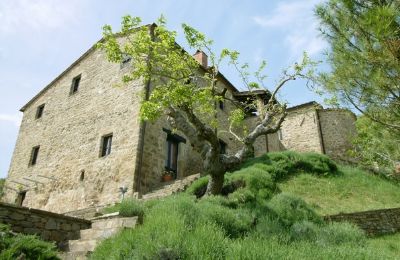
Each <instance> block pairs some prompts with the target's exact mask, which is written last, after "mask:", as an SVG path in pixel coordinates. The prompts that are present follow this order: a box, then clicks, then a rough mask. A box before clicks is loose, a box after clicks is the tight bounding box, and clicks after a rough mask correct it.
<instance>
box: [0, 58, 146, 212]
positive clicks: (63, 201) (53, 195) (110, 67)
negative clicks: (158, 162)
mask: <svg viewBox="0 0 400 260" xmlns="http://www.w3.org/2000/svg"><path fill="white" fill-rule="evenodd" d="M124 72H125V71H124V69H123V68H121V66H120V65H119V64H113V63H110V62H108V61H107V60H106V58H105V54H104V53H103V52H102V51H100V50H93V51H90V52H89V53H88V54H86V55H84V58H83V59H80V60H78V62H77V63H76V64H73V65H72V67H71V68H70V69H68V70H67V71H66V72H64V73H63V74H62V75H61V76H60V77H59V78H57V79H56V80H55V81H54V82H53V83H51V86H49V87H47V88H46V90H45V91H44V92H43V93H42V94H41V95H40V96H38V98H36V99H35V100H34V101H33V102H32V103H30V104H29V105H28V106H27V107H26V109H25V111H24V116H23V120H22V124H21V127H20V132H19V136H18V140H17V143H16V146H15V150H14V154H13V159H12V163H11V166H10V170H9V175H8V179H7V181H6V186H8V187H13V188H14V189H15V190H28V192H27V193H26V198H25V200H24V202H23V206H27V207H33V208H40V209H44V210H49V211H53V212H66V211H71V210H76V209H80V208H86V207H89V206H91V205H97V204H107V203H112V202H115V201H117V200H119V198H120V193H119V187H121V186H126V187H128V194H127V195H129V194H132V191H133V174H134V168H135V161H136V147H137V143H138V135H139V119H138V113H139V103H140V102H139V100H140V99H139V98H138V95H137V94H138V93H140V92H142V90H143V84H142V83H141V82H133V83H131V84H130V85H129V86H121V87H118V86H117V84H119V83H120V82H121V81H120V80H121V77H122V75H123V74H124ZM77 75H81V81H80V84H79V89H78V91H77V92H76V93H74V94H72V95H71V94H70V89H71V84H72V80H73V78H74V77H76V76H77ZM42 104H45V107H44V111H43V116H42V117H41V118H39V119H36V118H35V116H36V111H37V107H38V106H40V105H42ZM110 133H112V134H113V138H112V150H111V154H110V155H108V156H105V157H100V146H101V139H102V136H103V135H106V134H110ZM38 145H40V149H39V155H38V160H37V163H36V165H32V166H30V165H29V161H30V158H31V151H32V148H33V147H35V146H38ZM43 176H44V177H43ZM26 178H28V179H29V180H27V179H26ZM16 196H17V193H16V192H15V191H14V190H11V189H8V190H7V191H6V196H5V199H4V200H5V201H6V202H9V203H13V202H14V201H15V199H16Z"/></svg>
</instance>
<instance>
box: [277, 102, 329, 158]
mask: <svg viewBox="0 0 400 260" xmlns="http://www.w3.org/2000/svg"><path fill="white" fill-rule="evenodd" d="M319 136H320V133H319V126H318V117H317V113H316V109H315V105H310V106H305V107H298V108H296V109H289V110H288V115H287V117H286V119H285V121H284V122H283V124H282V127H281V137H282V138H281V143H282V146H283V147H282V148H283V149H284V150H294V151H297V152H317V153H323V150H322V146H321V142H320V137H319Z"/></svg>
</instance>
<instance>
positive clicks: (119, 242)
mask: <svg viewBox="0 0 400 260" xmlns="http://www.w3.org/2000/svg"><path fill="white" fill-rule="evenodd" d="M347 174H350V172H347V173H345V172H343V171H341V170H339V169H338V168H337V166H336V164H335V163H333V162H332V161H331V160H329V158H327V157H325V156H322V155H317V154H297V153H293V152H283V153H273V154H269V155H264V156H261V157H259V158H256V159H253V160H250V161H248V162H247V163H245V164H244V165H243V166H242V168H241V169H239V170H238V171H235V172H233V173H228V174H227V175H226V181H225V184H224V188H223V194H222V195H221V196H208V197H207V196H205V197H204V196H202V195H203V194H204V191H205V187H206V185H207V181H208V179H207V178H201V179H199V180H198V181H196V182H195V183H194V184H193V185H191V187H189V189H188V190H187V192H186V193H181V194H178V195H175V196H171V197H167V198H165V199H161V200H154V201H148V202H144V203H143V202H139V201H126V202H125V203H123V204H121V210H122V211H123V212H124V214H125V213H127V212H131V213H132V214H140V215H143V216H144V220H143V224H142V225H141V226H139V227H137V228H135V229H128V230H124V231H122V232H121V233H119V234H118V235H116V236H114V237H112V238H109V239H107V240H105V241H104V242H103V243H101V245H100V246H99V247H98V248H97V249H96V250H95V252H94V253H93V255H92V256H91V258H92V259H395V257H396V254H397V252H398V247H396V246H395V245H391V244H392V243H394V241H395V240H396V239H397V238H398V237H396V236H392V237H385V238H379V239H374V240H368V239H367V238H366V237H365V235H364V234H363V232H362V231H361V230H359V229H358V228H356V227H354V226H352V225H350V224H346V223H329V224H328V223H325V222H323V221H322V218H321V216H320V215H319V214H317V213H316V212H315V211H314V210H313V208H312V206H310V205H309V204H307V203H306V202H304V201H303V200H302V199H301V198H300V197H299V196H294V195H291V194H287V193H285V192H283V193H282V192H281V190H280V187H282V188H283V189H285V187H287V189H289V187H290V182H291V181H299V180H303V182H304V183H303V184H302V186H303V187H305V186H306V185H307V183H306V182H305V179H304V178H307V177H312V178H313V179H311V180H313V181H315V180H321V181H326V182H328V183H329V182H330V181H331V180H335V181H337V180H339V179H341V178H348V177H347ZM361 177H362V176H361ZM367 178H368V177H367ZM374 182H375V184H377V183H380V182H381V180H378V179H376V180H375V181H374ZM385 183H386V182H385ZM385 185H386V184H385ZM387 185H389V184H387ZM350 186H351V185H350ZM353 186H357V184H354V185H353ZM389 186H390V185H389ZM389 186H388V187H389ZM385 187H386V186H385ZM310 193H311V191H310V192H309V194H310ZM322 193H323V191H321V194H322ZM304 194H306V192H304ZM336 202H337V201H336ZM320 207H321V208H320V212H323V211H322V210H321V209H322V208H323V207H322V206H320ZM326 208H328V207H326ZM115 209H117V208H115ZM378 248H379V250H378ZM396 250H397V251H396Z"/></svg>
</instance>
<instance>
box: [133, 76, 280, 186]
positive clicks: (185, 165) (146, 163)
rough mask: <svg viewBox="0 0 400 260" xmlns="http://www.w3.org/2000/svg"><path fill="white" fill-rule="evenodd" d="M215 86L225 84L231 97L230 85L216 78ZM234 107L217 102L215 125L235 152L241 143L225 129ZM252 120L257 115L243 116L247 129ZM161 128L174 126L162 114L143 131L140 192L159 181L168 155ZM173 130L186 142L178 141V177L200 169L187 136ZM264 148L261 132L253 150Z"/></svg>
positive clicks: (264, 141)
mask: <svg viewBox="0 0 400 260" xmlns="http://www.w3.org/2000/svg"><path fill="white" fill-rule="evenodd" d="M217 87H218V89H219V91H221V92H222V90H223V89H224V88H227V91H226V97H227V98H230V99H233V98H234V97H233V95H232V89H231V88H230V87H229V86H227V84H225V83H224V82H218V85H217ZM234 108H235V107H234V105H233V104H231V103H230V102H227V101H225V102H224V106H223V109H220V108H219V106H218V105H217V106H216V109H217V120H218V125H219V128H218V129H217V131H218V137H219V138H220V139H221V140H222V141H223V142H225V143H226V153H228V154H229V153H236V152H237V151H238V149H239V148H240V147H241V144H240V143H239V142H238V141H237V140H236V139H235V138H234V137H233V136H232V135H231V134H229V133H228V132H227V131H226V129H228V126H229V121H228V118H229V113H230V111H232V109H234ZM212 119H213V118H208V119H207V118H205V119H204V118H203V120H204V121H205V122H209V121H211V120H212ZM255 122H256V117H251V118H248V119H246V121H245V124H246V125H248V126H249V129H251V127H253V126H254V124H255ZM164 129H167V130H173V129H172V127H171V126H170V125H169V123H168V122H167V120H166V118H165V117H161V118H160V119H158V120H157V121H155V122H151V123H147V124H146V129H145V135H144V136H145V137H144V144H145V145H144V151H143V160H142V169H141V177H140V185H141V188H140V189H141V192H142V193H145V192H148V191H150V190H152V189H154V188H156V187H158V186H160V185H162V174H163V172H164V169H165V160H166V156H167V146H166V141H167V133H166V132H165V131H164ZM175 134H177V135H179V136H181V137H183V138H185V139H186V143H183V142H182V143H179V148H178V151H179V152H178V172H177V178H178V179H181V178H184V177H186V176H189V175H193V174H198V173H202V171H203V160H202V159H201V156H200V155H199V154H198V153H197V152H195V151H194V149H193V148H192V145H191V143H190V140H189V139H188V138H187V137H186V136H185V135H184V134H183V133H182V132H180V131H177V132H176V133H175ZM273 138H274V137H271V142H272V141H273ZM266 151H267V150H266V139H265V137H264V136H262V137H260V138H258V139H257V142H256V143H255V153H256V155H257V156H258V155H261V154H263V153H265V152H266Z"/></svg>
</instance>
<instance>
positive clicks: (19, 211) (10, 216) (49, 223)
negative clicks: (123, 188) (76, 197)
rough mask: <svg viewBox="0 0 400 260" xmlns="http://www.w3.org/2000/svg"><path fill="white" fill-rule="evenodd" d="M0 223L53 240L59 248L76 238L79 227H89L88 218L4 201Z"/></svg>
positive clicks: (15, 230) (0, 205)
mask: <svg viewBox="0 0 400 260" xmlns="http://www.w3.org/2000/svg"><path fill="white" fill-rule="evenodd" d="M0 223H3V224H7V225H10V226H11V230H13V231H14V232H18V233H25V234H35V235H38V236H39V237H41V238H42V239H43V240H47V241H55V242H56V243H57V245H58V247H59V248H62V247H63V246H65V244H66V242H67V241H68V240H71V239H78V238H79V231H80V230H81V229H88V228H90V227H91V222H90V221H88V220H83V219H78V218H73V217H67V216H64V215H59V214H55V213H51V212H46V211H42V210H37V209H31V208H25V207H15V206H12V205H8V204H4V203H0Z"/></svg>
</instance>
